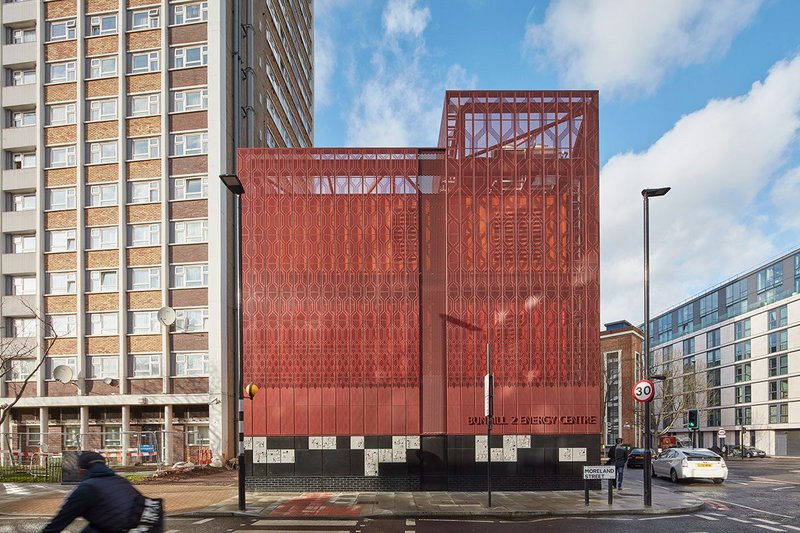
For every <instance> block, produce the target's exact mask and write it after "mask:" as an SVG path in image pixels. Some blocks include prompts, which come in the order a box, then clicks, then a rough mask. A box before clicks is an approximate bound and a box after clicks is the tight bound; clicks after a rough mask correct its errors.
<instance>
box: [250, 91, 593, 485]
mask: <svg viewBox="0 0 800 533" xmlns="http://www.w3.org/2000/svg"><path fill="white" fill-rule="evenodd" d="M597 105H598V103H597V93H596V92H591V91H589V92H569V91H563V92H527V91H524V92H515V91H498V92H482V91H453V92H447V94H446V96H445V101H444V110H443V115H442V122H441V130H440V137H439V143H438V146H437V147H434V148H421V149H416V148H398V149H361V148H353V149H323V148H316V149H274V150H263V149H253V150H249V149H244V150H240V152H239V158H240V167H239V168H240V176H241V178H242V181H243V182H244V185H245V189H246V194H245V196H244V197H243V198H244V204H243V210H244V211H243V216H244V223H243V224H244V311H245V338H244V346H245V374H246V378H245V379H246V381H249V382H252V383H255V384H257V385H259V386H260V387H261V390H262V392H260V393H259V394H258V395H256V397H255V398H254V399H253V400H252V402H251V401H247V402H246V408H247V412H246V416H245V423H246V428H247V430H246V435H247V443H246V446H247V447H248V455H249V459H250V460H249V461H248V469H249V470H248V472H247V474H248V484H249V486H250V487H254V488H270V489H280V488H284V489H286V488H296V489H302V488H310V487H315V488H337V487H339V488H344V487H350V488H362V489H367V488H372V489H392V490H395V489H396V490H400V489H405V490H408V489H420V488H422V489H448V488H449V489H458V488H463V489H478V488H482V487H485V484H486V464H487V459H488V457H489V454H491V457H492V461H493V478H494V481H493V483H494V486H495V487H496V488H498V489H499V488H504V489H526V490H535V489H553V488H565V489H566V488H578V487H580V486H582V478H581V474H580V472H581V471H580V468H579V467H580V466H581V464H582V463H583V464H585V463H587V462H589V463H590V464H596V463H597V461H598V460H599V449H598V446H597V443H598V435H599V433H600V425H599V420H600V405H601V402H600V395H599V390H600V388H599V368H598V358H597V353H598V351H599V337H598V324H599V280H598V261H599V233H598V229H599V227H598V113H597ZM487 344H488V350H490V351H491V360H492V371H493V373H494V374H495V380H496V381H495V382H496V390H495V395H494V398H495V412H494V429H493V431H494V435H493V436H492V438H491V441H488V442H487V437H486V430H487V425H486V424H487V419H486V417H485V416H484V387H483V381H484V374H486V371H487Z"/></svg>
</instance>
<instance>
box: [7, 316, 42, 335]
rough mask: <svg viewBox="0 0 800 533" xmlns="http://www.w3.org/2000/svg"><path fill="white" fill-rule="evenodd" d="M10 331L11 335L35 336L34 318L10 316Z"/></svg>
mask: <svg viewBox="0 0 800 533" xmlns="http://www.w3.org/2000/svg"><path fill="white" fill-rule="evenodd" d="M10 325H11V328H10V333H11V336H12V337H15V338H18V337H35V336H36V319H35V318H12V319H11V324H10Z"/></svg>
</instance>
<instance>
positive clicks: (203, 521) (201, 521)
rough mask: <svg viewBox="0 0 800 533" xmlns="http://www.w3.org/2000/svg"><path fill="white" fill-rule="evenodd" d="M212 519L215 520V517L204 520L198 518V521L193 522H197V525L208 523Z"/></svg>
mask: <svg viewBox="0 0 800 533" xmlns="http://www.w3.org/2000/svg"><path fill="white" fill-rule="evenodd" d="M212 520H214V519H213V518H204V519H202V520H198V521H197V522H192V524H195V525H196V524H207V523H208V522H211V521H212Z"/></svg>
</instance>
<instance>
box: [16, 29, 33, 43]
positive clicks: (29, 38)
mask: <svg viewBox="0 0 800 533" xmlns="http://www.w3.org/2000/svg"><path fill="white" fill-rule="evenodd" d="M33 42H36V28H19V29H16V30H12V31H11V44H22V43H33Z"/></svg>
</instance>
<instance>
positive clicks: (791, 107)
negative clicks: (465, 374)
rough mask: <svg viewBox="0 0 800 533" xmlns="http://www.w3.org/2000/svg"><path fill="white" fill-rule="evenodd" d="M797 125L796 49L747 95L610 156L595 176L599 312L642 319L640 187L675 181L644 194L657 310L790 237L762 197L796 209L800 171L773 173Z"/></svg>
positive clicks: (799, 67) (799, 68)
mask: <svg viewBox="0 0 800 533" xmlns="http://www.w3.org/2000/svg"><path fill="white" fill-rule="evenodd" d="M799 131H800V55H798V56H796V57H794V58H793V59H791V60H787V61H781V62H779V63H777V64H775V65H774V66H773V67H772V69H771V70H770V72H769V75H768V76H767V78H766V79H765V80H764V81H763V82H756V83H754V84H753V85H752V87H751V89H750V91H749V92H748V93H747V94H746V95H744V96H740V97H737V98H728V99H724V100H713V101H711V102H709V103H708V104H707V105H706V106H705V107H704V108H703V109H700V110H698V111H695V112H693V113H691V114H689V115H686V116H684V117H683V118H681V119H680V120H679V121H678V122H677V123H676V124H675V126H674V127H673V128H672V129H671V130H670V131H668V132H667V133H665V134H664V135H663V136H662V137H661V138H660V139H659V140H658V141H657V142H656V143H655V144H653V145H652V146H651V147H650V148H648V149H647V150H646V151H645V152H642V153H628V154H621V155H617V156H614V157H613V158H611V159H610V160H609V161H608V162H607V163H606V164H605V165H604V167H603V169H602V171H601V176H600V187H601V245H602V260H603V265H602V267H603V268H602V272H601V275H602V280H601V290H602V298H601V302H602V319H603V321H609V320H617V319H628V320H630V321H631V322H638V321H641V320H642V291H641V287H642V197H641V194H640V192H641V190H642V189H644V188H648V187H661V186H671V187H672V191H670V193H669V194H668V195H667V196H665V197H663V198H655V199H652V200H651V201H650V243H651V249H650V263H651V282H652V283H651V311H652V315H653V316H655V314H656V313H657V312H659V311H661V310H663V309H665V308H667V307H668V306H672V305H675V304H677V303H679V301H681V300H683V299H685V298H688V297H690V296H692V295H693V294H695V293H697V292H699V291H701V290H703V289H706V288H708V287H709V286H711V285H713V284H715V283H718V282H721V281H723V280H724V279H726V278H728V277H730V276H733V275H735V274H737V273H739V272H741V271H743V270H745V269H747V268H750V267H753V266H756V265H758V264H759V263H760V262H762V261H764V260H766V259H767V258H768V257H770V256H771V255H774V254H775V253H777V252H778V251H779V250H783V249H785V248H786V247H787V246H789V245H792V244H794V243H791V242H786V241H785V240H781V239H780V238H779V236H778V235H777V233H776V232H775V231H774V230H775V227H776V225H777V224H779V222H780V221H779V220H777V218H778V217H779V216H780V214H779V212H772V213H770V212H769V211H768V214H767V215H766V216H763V214H759V213H760V206H759V203H761V202H762V201H763V197H764V196H769V194H770V191H772V192H773V194H775V195H781V198H780V203H781V205H784V206H787V207H786V209H787V210H792V209H793V210H794V211H796V207H795V206H797V205H798V203H800V184H799V183H798V182H800V176H798V171H797V170H795V172H790V173H788V174H786V175H784V176H783V177H782V178H781V179H778V180H777V182H776V178H777V176H776V174H777V173H779V172H780V168H781V166H782V165H783V164H785V158H786V156H787V152H788V151H789V149H790V148H791V147H792V144H793V143H794V142H795V141H796V139H797V135H798V132H799ZM773 183H775V184H776V186H775V187H774V188H772V185H773ZM789 206H791V207H789ZM794 211H792V212H794ZM795 220H797V219H796V218H795Z"/></svg>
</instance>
